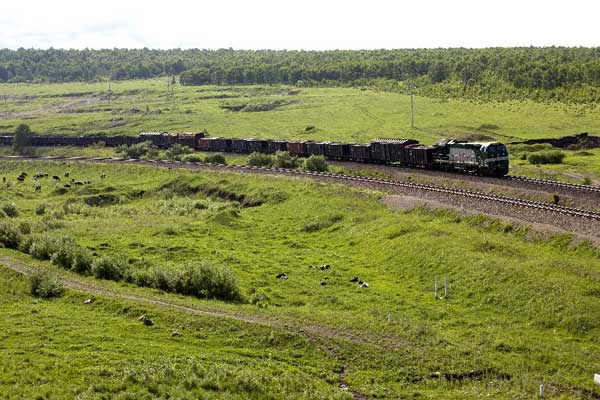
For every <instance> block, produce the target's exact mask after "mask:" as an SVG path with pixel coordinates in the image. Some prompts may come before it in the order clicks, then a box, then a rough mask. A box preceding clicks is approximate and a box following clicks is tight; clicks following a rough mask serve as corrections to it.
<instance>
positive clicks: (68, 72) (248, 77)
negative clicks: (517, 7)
mask: <svg viewBox="0 0 600 400" xmlns="http://www.w3.org/2000/svg"><path fill="white" fill-rule="evenodd" d="M158 76H179V82H180V83H181V84H182V85H204V84H214V85H232V84H236V85H238V84H278V83H284V84H296V85H298V86H376V87H380V88H382V89H385V90H391V91H405V90H407V84H406V82H407V81H408V80H411V81H412V82H413V85H412V86H414V88H415V91H416V92H417V93H420V94H422V95H428V96H432V97H462V98H483V99H489V100H506V99H515V98H517V99H518V98H531V99H537V100H544V101H545V100H558V101H565V102H579V103H596V102H598V101H600V47H597V48H584V47H576V48H568V47H546V48H535V47H526V48H486V49H465V48H453V49H404V50H330V51H287V50H279V51H276V50H233V49H219V50H205V49H189V50H181V49H172V50H152V49H147V48H144V49H133V50H129V49H105V50H89V49H85V50H61V49H52V48H51V49H47V50H36V49H22V48H21V49H18V50H8V49H4V50H0V82H12V83H16V82H74V81H98V80H108V79H110V80H125V79H147V78H152V77H158Z"/></svg>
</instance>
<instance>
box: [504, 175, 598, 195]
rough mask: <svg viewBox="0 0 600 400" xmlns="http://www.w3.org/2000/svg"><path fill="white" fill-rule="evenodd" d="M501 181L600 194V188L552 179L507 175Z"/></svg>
mask: <svg viewBox="0 0 600 400" xmlns="http://www.w3.org/2000/svg"><path fill="white" fill-rule="evenodd" d="M500 179H506V180H510V181H518V182H526V183H534V184H537V185H544V186H554V187H560V188H565V189H574V190H581V191H584V192H590V193H600V187H598V186H589V185H581V184H577V183H568V182H559V181H555V180H552V179H539V178H530V177H527V176H518V175H507V176H504V177H502V178H500Z"/></svg>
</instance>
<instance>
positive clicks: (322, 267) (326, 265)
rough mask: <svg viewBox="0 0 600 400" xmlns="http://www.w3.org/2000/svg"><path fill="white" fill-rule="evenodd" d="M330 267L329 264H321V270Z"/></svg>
mask: <svg viewBox="0 0 600 400" xmlns="http://www.w3.org/2000/svg"><path fill="white" fill-rule="evenodd" d="M329 268H331V265H329V264H325V265H321V271H325V270H326V269H329Z"/></svg>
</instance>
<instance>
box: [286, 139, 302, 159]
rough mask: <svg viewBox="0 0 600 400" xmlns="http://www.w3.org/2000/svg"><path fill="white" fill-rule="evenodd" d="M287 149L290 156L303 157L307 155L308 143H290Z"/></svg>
mask: <svg viewBox="0 0 600 400" xmlns="http://www.w3.org/2000/svg"><path fill="white" fill-rule="evenodd" d="M287 149H288V151H289V152H290V154H293V155H295V156H301V157H303V156H304V155H306V142H305V141H301V142H293V141H290V142H288V144H287Z"/></svg>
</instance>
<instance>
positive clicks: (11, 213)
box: [0, 203, 19, 218]
mask: <svg viewBox="0 0 600 400" xmlns="http://www.w3.org/2000/svg"><path fill="white" fill-rule="evenodd" d="M0 208H2V211H4V214H6V216H8V217H11V218H15V217H18V216H19V210H18V209H17V205H16V204H15V203H4V204H2V207H0Z"/></svg>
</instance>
